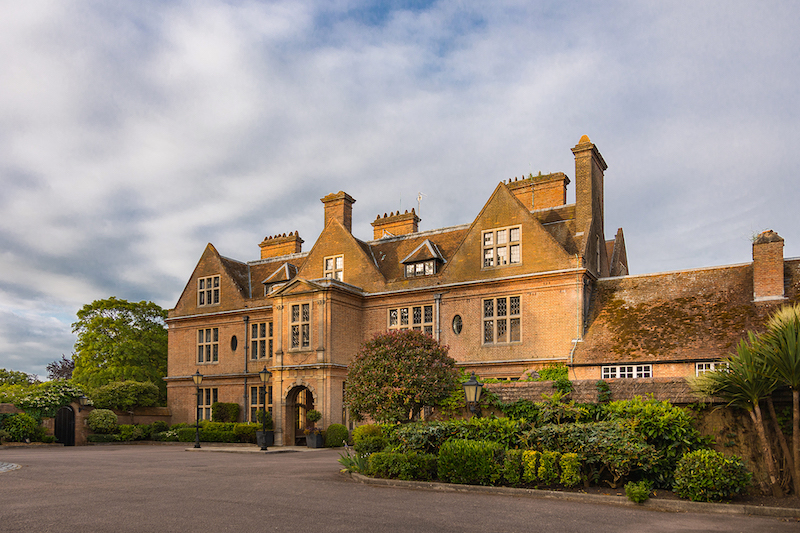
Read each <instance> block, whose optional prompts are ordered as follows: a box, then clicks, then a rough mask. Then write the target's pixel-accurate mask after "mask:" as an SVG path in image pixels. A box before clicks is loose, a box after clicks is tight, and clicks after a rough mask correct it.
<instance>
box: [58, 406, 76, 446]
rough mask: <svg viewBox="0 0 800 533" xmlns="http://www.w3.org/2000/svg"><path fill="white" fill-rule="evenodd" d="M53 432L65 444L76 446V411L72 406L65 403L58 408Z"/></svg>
mask: <svg viewBox="0 0 800 533" xmlns="http://www.w3.org/2000/svg"><path fill="white" fill-rule="evenodd" d="M53 433H54V434H55V437H56V440H57V441H58V442H60V443H61V444H63V445H64V446H75V411H74V410H73V409H72V407H70V406H68V405H65V406H64V407H62V408H61V409H59V410H58V412H57V413H56V419H55V425H54V428H53Z"/></svg>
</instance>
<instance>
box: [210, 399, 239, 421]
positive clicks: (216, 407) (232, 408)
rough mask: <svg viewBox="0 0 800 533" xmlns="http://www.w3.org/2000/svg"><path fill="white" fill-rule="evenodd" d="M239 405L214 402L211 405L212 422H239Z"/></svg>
mask: <svg viewBox="0 0 800 533" xmlns="http://www.w3.org/2000/svg"><path fill="white" fill-rule="evenodd" d="M239 410H240V408H239V404H238V403H226V402H214V403H212V404H211V420H212V421H214V422H236V421H237V420H239Z"/></svg>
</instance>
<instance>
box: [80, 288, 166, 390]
mask: <svg viewBox="0 0 800 533" xmlns="http://www.w3.org/2000/svg"><path fill="white" fill-rule="evenodd" d="M166 318H167V312H166V311H165V310H164V309H162V308H161V307H159V306H158V305H156V304H154V303H153V302H144V301H142V302H138V303H136V302H128V301H127V300H121V299H118V298H115V297H113V296H112V297H111V298H108V299H106V300H95V301H94V302H92V303H91V304H87V305H84V306H83V308H82V309H81V310H80V311H78V320H77V321H76V322H75V323H74V324H72V331H73V332H74V333H77V335H78V341H77V342H76V343H75V354H74V355H73V360H74V361H75V370H74V372H73V374H72V379H73V380H74V381H75V382H76V383H79V384H83V385H86V386H88V387H90V388H97V387H101V386H103V385H106V384H108V383H111V382H113V381H128V380H133V381H151V382H153V383H156V384H157V385H158V387H159V389H160V390H161V393H162V397H164V396H165V395H166V385H165V384H164V382H163V380H162V378H163V377H164V376H166V373H167V329H166V326H165V320H166Z"/></svg>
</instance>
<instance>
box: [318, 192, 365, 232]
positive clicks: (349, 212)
mask: <svg viewBox="0 0 800 533" xmlns="http://www.w3.org/2000/svg"><path fill="white" fill-rule="evenodd" d="M320 201H321V202H322V203H323V204H325V226H326V227H327V226H328V222H330V221H331V219H332V218H335V219H336V220H338V221H339V222H341V224H342V226H344V229H346V230H347V231H348V232H349V233H353V204H354V203H356V201H355V200H354V199H353V197H352V196H350V195H349V194H347V193H346V192H344V191H339V192H337V193H330V194H329V195H327V196H325V197H324V198H321V199H320Z"/></svg>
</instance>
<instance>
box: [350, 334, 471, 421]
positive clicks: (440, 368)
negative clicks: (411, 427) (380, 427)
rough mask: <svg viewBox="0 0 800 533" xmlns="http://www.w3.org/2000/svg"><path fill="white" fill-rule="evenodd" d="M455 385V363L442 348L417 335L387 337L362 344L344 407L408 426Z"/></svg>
mask: <svg viewBox="0 0 800 533" xmlns="http://www.w3.org/2000/svg"><path fill="white" fill-rule="evenodd" d="M457 384H458V371H457V370H456V368H455V360H454V359H453V358H451V357H450V356H448V355H447V348H446V347H444V346H442V345H440V344H439V343H438V342H436V341H435V340H434V339H432V338H431V337H429V336H427V335H423V334H422V333H420V332H417V331H400V332H390V333H384V334H379V335H376V336H375V337H374V338H373V339H372V340H370V341H368V342H366V343H365V344H364V346H363V347H362V349H361V351H360V352H359V353H358V354H357V355H356V357H355V358H354V359H353V361H352V362H351V363H350V366H349V368H348V371H347V384H346V388H345V402H346V403H347V405H348V407H349V408H350V411H351V413H353V414H354V415H355V416H363V415H368V416H369V417H371V418H372V419H374V420H377V421H379V422H401V421H408V420H409V419H416V418H417V417H418V416H419V413H420V411H421V409H422V408H423V407H424V406H432V405H435V404H436V403H437V402H439V401H440V400H442V399H444V398H446V397H447V396H448V395H449V394H450V391H452V390H453V388H454V387H456V385H457Z"/></svg>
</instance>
